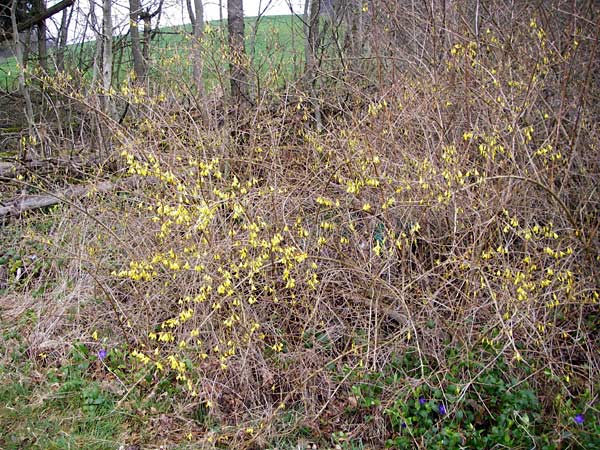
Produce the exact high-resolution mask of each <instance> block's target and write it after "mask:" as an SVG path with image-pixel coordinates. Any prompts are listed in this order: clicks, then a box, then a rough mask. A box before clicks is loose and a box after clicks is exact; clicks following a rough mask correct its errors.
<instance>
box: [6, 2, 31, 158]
mask: <svg viewBox="0 0 600 450" xmlns="http://www.w3.org/2000/svg"><path fill="white" fill-rule="evenodd" d="M10 20H11V22H12V31H13V40H14V47H15V58H16V59H17V67H18V70H19V90H20V91H21V95H23V98H24V99H25V116H26V118H27V125H28V127H29V135H30V136H32V135H33V131H34V127H33V105H32V104H31V95H30V93H29V88H28V87H27V85H26V84H25V61H24V58H23V53H24V52H23V43H22V42H21V39H20V36H19V29H18V26H17V0H13V2H12V5H11V9H10ZM21 159H22V160H26V159H27V148H26V147H25V146H24V147H23V149H22V152H21Z"/></svg>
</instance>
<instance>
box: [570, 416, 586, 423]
mask: <svg viewBox="0 0 600 450" xmlns="http://www.w3.org/2000/svg"><path fill="white" fill-rule="evenodd" d="M573 420H574V421H575V423H576V424H577V425H583V422H585V417H583V414H577V415H576V416H575V417H573Z"/></svg>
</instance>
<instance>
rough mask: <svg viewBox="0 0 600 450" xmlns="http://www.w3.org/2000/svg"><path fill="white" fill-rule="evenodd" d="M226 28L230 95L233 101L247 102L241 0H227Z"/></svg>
mask: <svg viewBox="0 0 600 450" xmlns="http://www.w3.org/2000/svg"><path fill="white" fill-rule="evenodd" d="M227 28H228V31H229V35H228V40H229V51H230V53H231V55H230V63H229V72H230V79H231V81H230V84H231V97H232V99H233V101H234V102H235V103H237V104H238V105H241V104H243V103H248V100H249V98H248V74H247V73H246V68H245V67H244V66H245V64H246V50H245V43H244V6H243V1H242V0H227Z"/></svg>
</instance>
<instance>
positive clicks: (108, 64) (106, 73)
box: [102, 0, 114, 117]
mask: <svg viewBox="0 0 600 450" xmlns="http://www.w3.org/2000/svg"><path fill="white" fill-rule="evenodd" d="M112 34H113V25H112V1H111V0H104V1H103V6H102V91H103V92H102V94H103V99H104V112H105V113H106V114H107V115H109V116H110V117H114V111H113V105H112V100H111V98H110V95H111V93H110V90H111V86H112V61H113V50H112Z"/></svg>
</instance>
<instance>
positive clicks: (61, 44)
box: [56, 8, 75, 71]
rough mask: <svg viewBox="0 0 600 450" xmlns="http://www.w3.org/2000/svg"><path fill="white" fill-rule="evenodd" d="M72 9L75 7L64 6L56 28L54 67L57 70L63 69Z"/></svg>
mask: <svg viewBox="0 0 600 450" xmlns="http://www.w3.org/2000/svg"><path fill="white" fill-rule="evenodd" d="M74 10H75V8H65V9H63V11H62V18H61V20H60V27H59V29H58V40H57V43H56V67H57V69H58V70H59V71H63V70H65V52H66V50H67V40H68V36H69V26H70V24H71V19H72V17H73V11H74Z"/></svg>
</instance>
